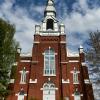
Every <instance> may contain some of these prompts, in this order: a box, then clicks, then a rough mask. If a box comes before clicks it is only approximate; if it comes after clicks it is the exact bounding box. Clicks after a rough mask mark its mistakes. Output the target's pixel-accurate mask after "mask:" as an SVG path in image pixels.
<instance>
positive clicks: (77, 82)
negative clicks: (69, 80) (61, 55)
mask: <svg viewBox="0 0 100 100" xmlns="http://www.w3.org/2000/svg"><path fill="white" fill-rule="evenodd" d="M70 73H72V74H73V84H80V83H79V79H77V81H74V74H77V75H78V74H79V73H80V71H71V72H70ZM77 78H78V77H77Z"/></svg>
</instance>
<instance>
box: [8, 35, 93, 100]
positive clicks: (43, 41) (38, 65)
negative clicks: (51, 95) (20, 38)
mask: <svg viewBox="0 0 100 100" xmlns="http://www.w3.org/2000/svg"><path fill="white" fill-rule="evenodd" d="M65 39H66V37H65V36H55V37H54V36H50V37H47V36H39V35H35V36H34V44H33V49H32V59H31V58H26V57H24V58H23V57H22V58H21V57H20V58H19V60H17V61H18V65H17V70H16V79H15V83H14V85H13V89H12V91H13V92H12V95H10V96H9V97H8V99H7V100H17V96H15V94H18V93H19V92H20V89H21V88H23V89H24V92H25V93H26V94H27V96H25V98H24V100H30V98H31V97H33V98H35V99H37V100H43V90H42V88H43V84H44V83H46V82H47V81H48V78H50V80H51V81H52V82H53V83H54V84H55V86H56V88H58V89H57V90H56V100H61V99H63V100H64V98H66V97H69V100H74V96H73V94H74V91H75V88H76V87H77V88H78V91H79V92H80V94H81V100H94V98H93V91H92V85H91V84H90V83H87V84H85V83H84V80H85V79H88V80H89V76H88V70H87V67H86V66H83V65H82V63H83V62H84V61H85V60H84V54H80V56H79V57H67V53H66V52H67V50H66V43H65V41H66V40H65ZM49 47H51V48H53V49H54V50H55V53H56V55H55V61H56V76H44V74H43V69H44V55H43V53H44V51H45V50H46V49H48V48H49ZM24 67H25V68H26V70H27V71H29V73H27V83H26V84H20V77H21V74H20V73H19V71H21V70H22V69H23V68H24ZM74 67H76V68H77V70H78V71H79V72H80V73H79V74H78V79H79V84H73V73H72V71H73V70H74ZM30 79H31V80H32V81H33V83H30ZM36 80H37V82H35V81H36ZM62 80H63V81H62ZM11 86H12V85H11ZM87 91H88V92H87Z"/></svg>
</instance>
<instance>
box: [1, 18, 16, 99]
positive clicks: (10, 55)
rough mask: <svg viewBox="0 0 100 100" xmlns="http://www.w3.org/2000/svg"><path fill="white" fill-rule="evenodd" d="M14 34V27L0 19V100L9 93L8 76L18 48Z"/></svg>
mask: <svg viewBox="0 0 100 100" xmlns="http://www.w3.org/2000/svg"><path fill="white" fill-rule="evenodd" d="M14 34H15V27H14V25H11V24H10V23H9V22H6V21H4V20H2V19H0V100H2V99H3V98H5V97H6V95H7V94H8V93H9V90H8V84H9V75H10V70H11V66H12V63H13V62H14V60H15V54H16V48H17V46H18V45H17V44H18V43H17V42H16V41H15V40H14V38H13V37H14Z"/></svg>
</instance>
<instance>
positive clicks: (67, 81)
mask: <svg viewBox="0 0 100 100" xmlns="http://www.w3.org/2000/svg"><path fill="white" fill-rule="evenodd" d="M62 83H64V84H66V83H70V80H69V79H67V80H64V79H62Z"/></svg>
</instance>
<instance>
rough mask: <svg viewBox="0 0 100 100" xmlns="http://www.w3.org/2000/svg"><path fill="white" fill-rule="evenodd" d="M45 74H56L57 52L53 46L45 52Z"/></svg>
mask: <svg viewBox="0 0 100 100" xmlns="http://www.w3.org/2000/svg"><path fill="white" fill-rule="evenodd" d="M44 75H47V76H52V75H55V52H54V50H53V49H51V48H49V49H48V50H45V52H44Z"/></svg>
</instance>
